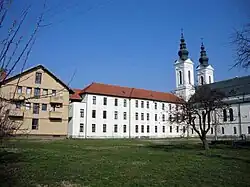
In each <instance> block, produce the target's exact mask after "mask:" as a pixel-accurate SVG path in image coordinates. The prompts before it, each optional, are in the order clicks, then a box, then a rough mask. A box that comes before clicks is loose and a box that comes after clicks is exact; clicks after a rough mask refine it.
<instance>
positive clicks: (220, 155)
mask: <svg viewBox="0 0 250 187" xmlns="http://www.w3.org/2000/svg"><path fill="white" fill-rule="evenodd" d="M197 155H202V156H205V157H207V158H219V159H223V160H231V161H232V160H235V161H241V162H245V163H247V164H250V160H249V159H247V158H241V157H235V156H234V157H232V156H228V155H222V154H211V153H198V154H197Z"/></svg>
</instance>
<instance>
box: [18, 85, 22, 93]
mask: <svg viewBox="0 0 250 187" xmlns="http://www.w3.org/2000/svg"><path fill="white" fill-rule="evenodd" d="M17 93H18V94H21V93H22V86H18V87H17Z"/></svg>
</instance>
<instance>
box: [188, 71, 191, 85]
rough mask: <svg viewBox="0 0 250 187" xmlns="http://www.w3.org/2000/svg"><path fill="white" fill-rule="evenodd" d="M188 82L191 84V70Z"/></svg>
mask: <svg viewBox="0 0 250 187" xmlns="http://www.w3.org/2000/svg"><path fill="white" fill-rule="evenodd" d="M188 83H189V84H191V72H190V71H188Z"/></svg>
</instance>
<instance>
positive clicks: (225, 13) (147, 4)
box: [12, 0, 250, 91]
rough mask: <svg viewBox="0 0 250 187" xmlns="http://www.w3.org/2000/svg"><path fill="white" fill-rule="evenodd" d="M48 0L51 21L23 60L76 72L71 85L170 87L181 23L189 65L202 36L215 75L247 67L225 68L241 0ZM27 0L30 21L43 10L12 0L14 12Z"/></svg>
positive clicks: (242, 16) (243, 13) (62, 73)
mask: <svg viewBox="0 0 250 187" xmlns="http://www.w3.org/2000/svg"><path fill="white" fill-rule="evenodd" d="M47 1H48V5H47V6H48V7H49V8H51V11H49V12H48V13H47V15H46V20H45V21H46V22H48V23H49V22H52V25H51V26H50V27H47V28H44V29H43V30H41V32H40V33H39V35H38V38H37V40H36V44H35V46H34V48H33V50H32V54H31V56H30V58H29V61H28V65H27V67H29V66H33V65H35V64H44V65H45V66H46V67H47V68H48V69H50V70H51V71H52V72H54V73H55V74H56V75H57V76H58V77H60V78H61V79H62V80H63V81H65V82H66V83H67V82H68V81H69V80H70V77H71V76H72V74H73V73H74V72H75V76H74V79H73V80H72V82H71V83H70V86H71V87H73V88H83V87H84V86H86V85H88V84H90V83H91V82H101V83H108V84H116V85H121V86H129V87H137V88H144V89H151V90H157V91H172V90H174V89H175V76H174V66H173V64H174V61H175V60H176V59H177V58H178V55H177V52H178V49H179V39H180V30H181V28H183V29H184V36H185V39H186V42H187V47H188V50H189V54H190V55H189V56H190V57H191V58H192V59H193V61H194V62H195V65H197V64H198V59H199V52H200V43H201V39H200V38H201V37H203V38H204V44H205V47H206V50H207V54H208V57H209V62H210V64H212V66H213V67H214V69H215V80H223V79H227V78H232V77H235V76H242V75H248V74H249V72H246V71H244V70H239V69H237V68H236V69H233V70H229V69H230V66H231V65H232V64H233V63H234V61H233V60H234V59H233V47H232V46H231V45H230V44H229V37H230V35H231V34H232V32H233V28H239V27H240V26H242V25H243V24H244V23H246V22H247V21H248V20H249V18H250V17H249V15H248V12H247V7H249V5H250V3H249V1H247V0H210V1H202V0H190V1H187V0H72V1H67V0H62V1H59V0H47ZM24 2H25V3H24ZM30 2H31V3H33V4H32V11H31V12H30V14H29V19H30V20H29V21H30V23H31V22H32V20H33V19H34V18H35V17H36V15H37V13H38V12H39V11H40V10H41V4H39V3H34V1H32V0H25V1H20V0H19V1H17V2H16V4H15V6H14V7H13V10H12V11H13V12H14V13H13V12H12V15H18V13H19V12H18V11H17V10H21V8H22V7H24V6H25V5H27V4H28V3H30ZM36 2H37V1H36ZM30 23H29V24H27V25H26V28H30V27H31V25H30Z"/></svg>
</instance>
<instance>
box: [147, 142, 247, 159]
mask: <svg viewBox="0 0 250 187" xmlns="http://www.w3.org/2000/svg"><path fill="white" fill-rule="evenodd" d="M147 147H148V148H150V149H154V150H160V151H166V152H181V151H187V152H192V153H194V154H196V155H200V156H205V157H207V158H219V159H223V160H231V161H232V160H236V161H242V162H245V163H248V164H249V163H250V158H249V159H248V158H243V157H240V156H238V157H236V156H232V155H231V156H230V155H224V154H223V153H221V154H218V153H214V152H213V150H220V152H221V151H222V150H237V149H238V150H240V149H241V148H239V147H237V148H235V147H233V146H229V145H227V146H226V145H223V146H218V145H210V150H208V151H205V150H204V149H203V148H202V144H199V143H197V144H168V145H165V144H152V145H149V146H147ZM243 149H244V148H243Z"/></svg>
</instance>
